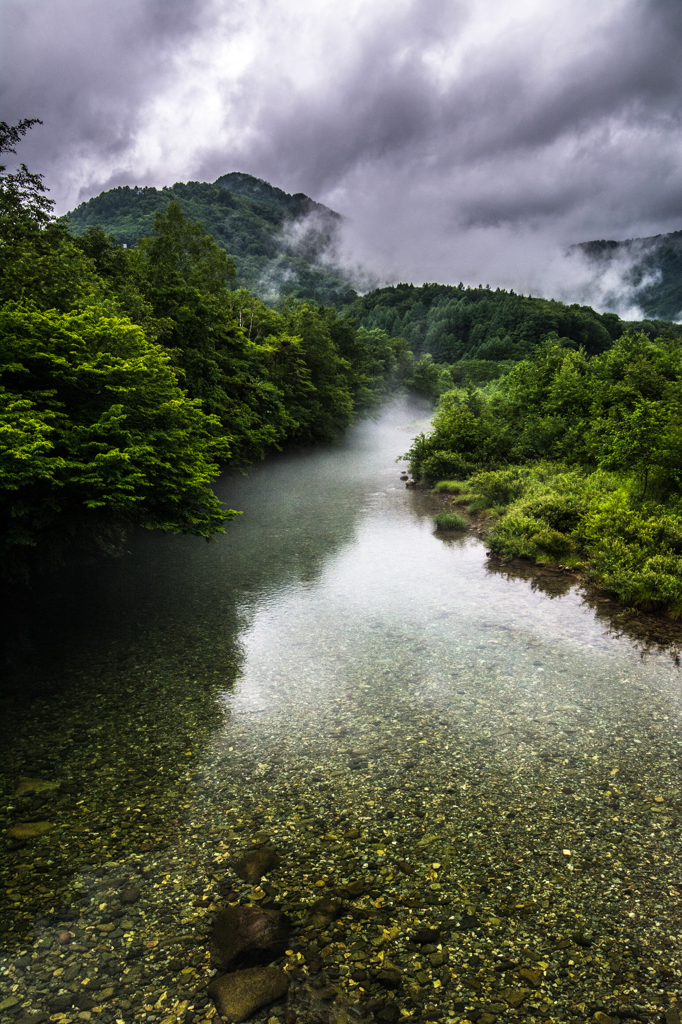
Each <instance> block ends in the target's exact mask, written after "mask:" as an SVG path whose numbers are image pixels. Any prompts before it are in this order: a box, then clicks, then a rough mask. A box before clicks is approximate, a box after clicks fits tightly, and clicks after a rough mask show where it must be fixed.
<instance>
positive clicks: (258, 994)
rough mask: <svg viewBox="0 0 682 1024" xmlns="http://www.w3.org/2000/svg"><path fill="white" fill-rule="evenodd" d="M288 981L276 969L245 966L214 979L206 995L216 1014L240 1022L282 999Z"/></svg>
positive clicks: (285, 976) (282, 973)
mask: <svg viewBox="0 0 682 1024" xmlns="http://www.w3.org/2000/svg"><path fill="white" fill-rule="evenodd" d="M288 988H289V978H288V977H287V975H286V974H285V973H284V971H280V970H278V969H277V968H276V967H249V968H247V969H246V970H244V971H235V972H234V974H224V975H223V976H222V978H215V979H214V981H212V982H211V984H210V985H209V986H208V994H209V995H210V997H211V999H212V1000H213V1002H214V1003H215V1005H216V1009H217V1010H218V1013H220V1014H222V1016H223V1017H227V1019H228V1020H230V1021H242V1020H246V1019H247V1017H250V1016H251V1014H252V1013H255V1012H256V1010H260V1008H261V1007H263V1006H268V1005H269V1004H270V1003H274V1002H275V1000H276V999H281V998H282V996H285V995H286V993H287V990H288Z"/></svg>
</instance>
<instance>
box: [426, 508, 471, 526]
mask: <svg viewBox="0 0 682 1024" xmlns="http://www.w3.org/2000/svg"><path fill="white" fill-rule="evenodd" d="M433 522H434V524H435V526H436V529H438V530H468V529H469V524H468V523H467V521H466V519H464V518H463V517H462V516H458V515H457V513H456V512H439V513H438V515H437V516H434V517H433Z"/></svg>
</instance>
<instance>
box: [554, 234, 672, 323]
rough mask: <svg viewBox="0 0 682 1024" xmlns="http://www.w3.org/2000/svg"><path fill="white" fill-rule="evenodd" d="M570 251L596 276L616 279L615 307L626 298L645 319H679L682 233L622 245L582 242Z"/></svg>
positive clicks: (613, 287)
mask: <svg viewBox="0 0 682 1024" xmlns="http://www.w3.org/2000/svg"><path fill="white" fill-rule="evenodd" d="M571 249H572V250H573V251H576V250H577V251H579V252H581V253H582V254H583V256H585V257H586V258H587V260H588V261H589V262H590V263H591V264H592V265H593V266H594V269H595V274H598V275H605V274H607V273H609V275H610V277H611V279H613V278H614V277H615V280H616V284H614V285H612V286H611V293H612V301H613V304H614V305H615V304H616V303H617V302H618V300H619V299H622V297H623V295H625V296H626V297H627V299H628V301H631V302H632V303H633V304H636V305H638V306H639V308H640V309H641V310H642V311H643V313H644V315H645V316H647V317H656V318H658V319H662V320H680V319H682V231H671V232H670V233H669V234H667V235H652V236H650V237H649V238H628V239H626V240H625V241H623V242H613V241H606V240H604V239H602V240H601V241H594V242H581V243H580V244H579V245H574V246H572V247H571ZM614 272H615V274H614ZM607 294H608V292H607Z"/></svg>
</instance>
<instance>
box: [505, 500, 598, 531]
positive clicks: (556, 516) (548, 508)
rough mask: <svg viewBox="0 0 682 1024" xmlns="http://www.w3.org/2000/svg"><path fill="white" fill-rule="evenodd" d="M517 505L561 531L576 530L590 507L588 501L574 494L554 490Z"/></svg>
mask: <svg viewBox="0 0 682 1024" xmlns="http://www.w3.org/2000/svg"><path fill="white" fill-rule="evenodd" d="M517 507H518V510H519V511H520V512H523V513H524V514H525V515H529V516H532V517H533V518H534V519H542V520H543V521H544V522H546V523H548V524H549V525H550V526H551V528H552V529H553V530H558V531H559V532H560V533H570V532H571V531H572V530H575V528H576V527H577V526H578V524H579V523H580V521H581V519H582V517H583V516H584V515H585V512H586V511H587V508H588V506H587V502H585V501H583V500H581V499H579V498H577V497H576V496H575V495H573V494H562V493H557V492H553V491H550V493H549V494H543V495H541V496H540V497H538V498H531V499H530V500H528V501H524V502H523V503H519V505H518V506H517Z"/></svg>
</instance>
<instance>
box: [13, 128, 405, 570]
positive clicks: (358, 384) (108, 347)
mask: <svg viewBox="0 0 682 1024" xmlns="http://www.w3.org/2000/svg"><path fill="white" fill-rule="evenodd" d="M32 123H34V122H32V121H23V122H21V123H20V124H19V125H17V126H8V125H7V124H4V123H2V124H0V147H1V150H2V151H5V152H6V151H10V152H14V147H15V145H16V143H17V142H18V141H19V140H20V139H21V137H22V135H23V134H24V133H25V132H26V131H27V130H28V128H30V127H31V124H32ZM0 236H1V241H2V244H1V245H0V484H1V489H0V525H1V531H2V543H1V550H0V557H1V560H2V569H3V571H4V572H5V573H7V572H12V571H13V572H15V573H16V572H20V571H23V569H24V568H25V566H26V565H27V564H28V562H30V557H29V556H30V554H31V552H32V551H34V550H36V549H37V550H38V552H39V555H40V558H44V557H45V556H46V555H48V554H55V553H59V552H60V551H61V550H62V549H63V548H64V546H65V545H66V544H68V543H69V542H70V541H71V540H72V539H75V538H77V539H78V540H79V541H80V542H81V543H83V542H85V541H87V542H88V543H89V544H91V545H95V547H97V548H98V549H101V550H112V549H114V550H115V549H116V548H117V546H118V545H119V544H120V540H121V537H122V534H123V531H125V530H126V529H127V528H129V527H130V526H143V527H148V528H159V529H163V530H169V531H174V532H180V533H189V534H195V535H198V536H203V537H209V536H211V535H212V534H213V533H215V532H216V531H219V530H220V529H221V528H222V525H223V524H224V523H225V521H226V520H228V519H229V518H231V517H232V516H233V515H234V514H235V513H234V512H233V511H231V510H229V509H225V508H224V507H222V505H221V504H220V502H219V501H218V499H217V498H216V497H215V495H214V494H213V493H212V491H211V489H210V486H209V485H210V483H211V481H212V480H213V479H214V478H215V477H216V475H217V473H218V472H219V468H220V466H221V465H223V464H224V463H226V462H227V461H228V460H229V461H230V463H231V464H240V465H247V464H248V463H251V462H253V461H254V460H256V459H260V458H262V457H263V456H264V454H265V453H266V452H267V451H268V450H269V449H273V448H282V447H283V446H285V445H292V444H293V445H304V444H310V443H312V442H316V441H328V440H332V439H334V438H335V437H336V436H337V433H338V432H339V431H341V430H343V429H344V428H345V427H347V426H348V425H349V423H350V422H351V421H352V419H353V416H354V415H355V414H356V413H357V412H358V411H359V410H362V409H367V408H369V407H371V406H372V405H374V404H376V403H377V402H379V401H380V400H381V398H382V397H383V395H384V394H385V393H386V391H387V390H388V389H389V388H390V387H391V386H392V385H393V384H394V383H395V382H396V381H399V380H403V381H405V382H406V383H408V384H409V383H410V381H411V375H413V374H414V372H415V371H418V369H419V364H418V362H417V361H416V360H415V358H414V357H413V356H412V354H411V353H410V352H409V351H408V350H407V346H406V344H405V342H404V341H403V340H402V339H391V338H389V337H388V336H387V335H386V334H385V333H384V332H381V331H362V330H360V331H358V330H356V329H355V327H354V325H353V323H352V321H350V320H349V319H348V318H347V317H345V316H343V315H341V314H339V313H338V312H337V311H336V310H335V309H333V308H328V307H318V306H316V305H315V304H314V303H310V302H297V301H294V300H289V301H288V302H285V303H284V305H283V307H282V308H281V309H280V310H274V309H271V308H269V307H267V306H265V305H264V304H263V302H261V301H260V300H259V299H257V298H255V297H254V296H253V295H252V294H250V293H249V292H248V291H247V290H245V289H243V288H235V287H234V284H235V276H236V266H235V263H234V260H232V259H231V258H230V257H228V255H227V254H226V253H225V251H224V250H223V249H222V248H221V247H220V246H218V245H217V244H216V242H215V241H214V240H213V239H212V238H211V237H210V236H209V235H208V234H206V232H205V231H204V229H203V227H202V225H201V224H199V223H195V222H193V221H191V220H189V219H188V218H187V217H186V216H185V215H184V213H183V212H182V210H181V209H180V207H179V205H178V204H177V203H175V202H171V203H170V204H168V206H167V209H166V210H165V212H157V213H156V214H155V217H154V221H153V226H152V230H151V233H150V235H149V236H148V237H145V238H142V239H140V241H139V243H138V245H136V246H135V247H134V248H128V249H124V248H123V247H122V246H121V245H119V244H117V243H116V242H115V241H114V239H113V238H112V237H111V236H110V235H107V234H106V233H105V232H104V231H103V230H101V229H100V228H95V227H91V228H89V229H88V230H87V231H86V232H85V233H84V234H83V235H82V236H80V237H76V236H74V235H73V234H71V233H70V231H69V229H68V224H66V223H64V222H59V221H55V220H54V219H53V218H52V214H51V203H50V201H49V200H48V199H47V198H46V196H45V191H44V188H43V185H42V180H41V176H40V175H36V174H32V173H30V172H29V171H28V170H27V169H26V168H25V167H24V166H23V165H22V167H21V169H20V170H19V171H17V172H16V173H13V174H9V173H6V170H5V168H2V169H0ZM417 376H418V372H417Z"/></svg>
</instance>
